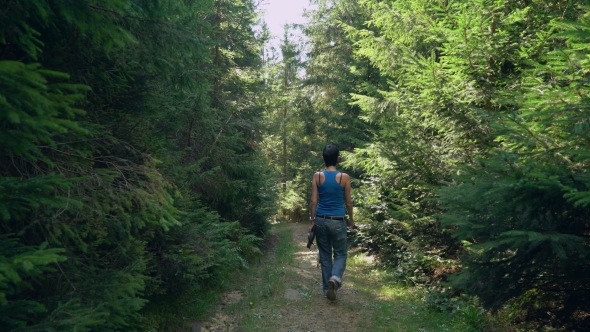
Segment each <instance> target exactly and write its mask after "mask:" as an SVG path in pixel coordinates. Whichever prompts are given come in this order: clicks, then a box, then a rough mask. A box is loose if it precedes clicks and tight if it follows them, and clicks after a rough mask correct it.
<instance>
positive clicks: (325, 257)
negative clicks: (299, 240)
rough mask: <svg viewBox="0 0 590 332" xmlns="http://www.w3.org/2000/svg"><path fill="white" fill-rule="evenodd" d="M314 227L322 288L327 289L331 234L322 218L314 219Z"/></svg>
mask: <svg viewBox="0 0 590 332" xmlns="http://www.w3.org/2000/svg"><path fill="white" fill-rule="evenodd" d="M315 228H316V230H315V232H316V235H315V236H316V241H317V244H318V250H319V252H320V263H321V264H322V289H323V290H328V281H329V280H330V277H331V276H332V236H331V234H330V233H331V232H330V231H329V229H328V228H327V227H326V220H325V219H323V218H316V219H315Z"/></svg>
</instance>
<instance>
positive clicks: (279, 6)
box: [260, 0, 310, 48]
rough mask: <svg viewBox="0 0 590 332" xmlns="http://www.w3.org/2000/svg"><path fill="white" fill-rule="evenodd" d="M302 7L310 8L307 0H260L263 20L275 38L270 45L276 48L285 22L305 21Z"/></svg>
mask: <svg viewBox="0 0 590 332" xmlns="http://www.w3.org/2000/svg"><path fill="white" fill-rule="evenodd" d="M303 8H310V5H309V0H264V1H263V2H262V4H261V5H260V9H261V10H263V11H264V20H265V21H266V24H267V25H268V29H269V30H270V33H271V35H272V36H273V37H274V38H275V39H274V40H273V41H272V42H271V44H272V45H274V46H275V47H277V48H278V45H279V44H280V39H281V38H282V37H283V33H284V29H283V26H284V25H285V24H292V23H299V24H301V23H305V21H306V20H305V18H304V17H303Z"/></svg>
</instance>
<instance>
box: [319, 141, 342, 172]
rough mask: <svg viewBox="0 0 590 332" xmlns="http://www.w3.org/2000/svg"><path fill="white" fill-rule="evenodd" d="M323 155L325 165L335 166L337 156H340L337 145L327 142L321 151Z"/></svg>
mask: <svg viewBox="0 0 590 332" xmlns="http://www.w3.org/2000/svg"><path fill="white" fill-rule="evenodd" d="M322 155H323V156H324V162H325V163H326V167H328V166H336V164H337V163H338V156H340V151H338V147H337V146H336V145H334V144H328V145H326V147H325V148H324V152H322Z"/></svg>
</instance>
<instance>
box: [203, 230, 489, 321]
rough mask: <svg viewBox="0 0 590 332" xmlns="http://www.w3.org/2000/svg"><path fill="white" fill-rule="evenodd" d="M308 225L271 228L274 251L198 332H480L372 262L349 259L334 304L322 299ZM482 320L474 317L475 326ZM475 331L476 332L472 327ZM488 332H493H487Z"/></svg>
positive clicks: (353, 254)
mask: <svg viewBox="0 0 590 332" xmlns="http://www.w3.org/2000/svg"><path fill="white" fill-rule="evenodd" d="M307 227H308V225H306V224H278V225H275V226H273V229H272V235H271V239H272V242H275V241H276V244H275V245H274V246H273V249H271V250H269V252H267V253H265V255H264V256H263V258H262V259H261V263H260V264H257V265H254V266H252V267H251V268H250V269H248V270H247V271H245V272H240V273H239V275H238V276H237V278H236V280H235V281H234V285H233V287H232V288H233V290H232V291H229V292H227V293H226V294H224V296H223V301H222V303H221V305H220V307H219V310H218V312H217V313H216V314H215V315H214V316H213V317H212V318H211V319H210V320H209V321H208V322H206V323H193V324H192V331H202V332H221V331H224V332H225V331H240V332H241V331H273V332H274V331H282V332H300V331H301V332H307V331H316V332H319V331H325V332H336V331H350V332H357V331H358V332H360V331H367V332H369V331H370V332H375V331H396V332H397V331H421V332H424V331H479V330H480V329H477V328H474V327H473V326H477V323H478V322H477V321H475V322H469V321H466V320H465V317H467V320H468V319H469V316H465V315H463V316H462V318H461V319H457V318H456V317H455V318H453V317H451V316H450V315H449V314H448V313H439V312H436V311H433V310H429V309H427V308H426V307H425V304H424V302H422V301H421V300H420V299H419V297H418V295H417V294H416V291H415V290H414V289H412V288H407V287H402V286H399V285H396V284H395V283H393V282H392V281H391V280H390V279H389V278H388V275H387V273H385V272H383V271H380V270H378V269H376V268H375V267H374V266H373V262H372V260H371V259H370V257H366V256H364V255H363V254H362V253H360V252H358V251H349V256H348V261H347V269H346V272H345V275H344V284H343V286H342V288H341V289H340V290H339V291H338V297H337V299H336V301H334V302H330V301H329V300H327V299H326V298H325V297H324V296H323V293H322V291H321V271H320V269H319V268H317V264H316V255H317V251H309V250H308V249H307V248H306V247H305V244H306V238H307V236H306V234H307ZM480 316H481V315H480V314H478V313H474V316H473V317H474V319H478V318H477V317H480ZM470 323H471V324H470ZM486 330H487V329H486Z"/></svg>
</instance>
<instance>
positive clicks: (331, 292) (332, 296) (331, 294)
mask: <svg viewBox="0 0 590 332" xmlns="http://www.w3.org/2000/svg"><path fill="white" fill-rule="evenodd" d="M336 290H338V283H337V282H336V280H330V281H328V293H327V294H326V296H327V297H328V300H330V301H334V300H336Z"/></svg>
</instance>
